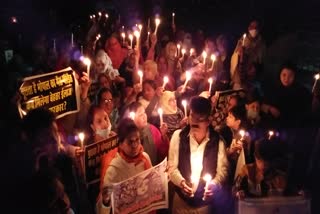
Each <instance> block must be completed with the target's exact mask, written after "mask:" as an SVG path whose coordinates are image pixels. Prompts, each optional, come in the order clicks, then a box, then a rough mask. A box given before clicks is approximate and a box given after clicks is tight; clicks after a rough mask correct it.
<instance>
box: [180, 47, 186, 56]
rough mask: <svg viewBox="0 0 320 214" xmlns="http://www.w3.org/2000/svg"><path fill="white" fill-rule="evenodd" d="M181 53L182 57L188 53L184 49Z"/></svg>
mask: <svg viewBox="0 0 320 214" xmlns="http://www.w3.org/2000/svg"><path fill="white" fill-rule="evenodd" d="M181 53H182V57H184V55H185V53H186V49H184V48H182V49H181Z"/></svg>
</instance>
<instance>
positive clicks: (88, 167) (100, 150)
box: [84, 135, 118, 184]
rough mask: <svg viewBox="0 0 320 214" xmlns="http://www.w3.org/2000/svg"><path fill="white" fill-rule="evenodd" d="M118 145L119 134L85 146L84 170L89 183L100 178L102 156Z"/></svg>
mask: <svg viewBox="0 0 320 214" xmlns="http://www.w3.org/2000/svg"><path fill="white" fill-rule="evenodd" d="M117 146H118V136H117V135H115V136H112V137H110V138H107V139H105V140H102V141H99V142H97V143H93V144H90V145H88V146H85V153H84V166H85V168H84V171H85V180H86V183H87V184H92V183H96V182H98V181H99V180H100V171H101V159H102V156H103V155H104V154H105V153H107V152H109V151H110V150H112V149H114V148H116V147H117Z"/></svg>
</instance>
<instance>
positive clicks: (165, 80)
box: [162, 76, 169, 89]
mask: <svg viewBox="0 0 320 214" xmlns="http://www.w3.org/2000/svg"><path fill="white" fill-rule="evenodd" d="M168 82H169V78H168V77H167V76H164V77H163V85H162V88H163V89H164V87H166V84H167V83H168Z"/></svg>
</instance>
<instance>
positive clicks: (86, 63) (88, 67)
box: [82, 57, 91, 78]
mask: <svg viewBox="0 0 320 214" xmlns="http://www.w3.org/2000/svg"><path fill="white" fill-rule="evenodd" d="M82 62H83V63H84V64H85V65H87V74H88V77H89V78H90V65H91V61H90V59H89V58H87V57H84V58H83V59H82Z"/></svg>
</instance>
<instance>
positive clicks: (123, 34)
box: [121, 32, 126, 45]
mask: <svg viewBox="0 0 320 214" xmlns="http://www.w3.org/2000/svg"><path fill="white" fill-rule="evenodd" d="M121 37H122V44H123V45H124V42H125V38H126V34H125V33H124V32H123V33H121Z"/></svg>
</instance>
